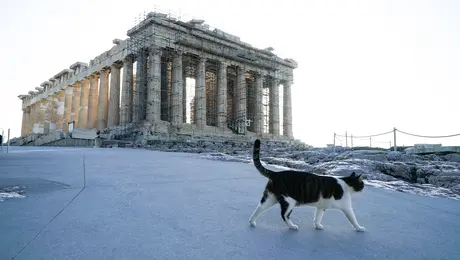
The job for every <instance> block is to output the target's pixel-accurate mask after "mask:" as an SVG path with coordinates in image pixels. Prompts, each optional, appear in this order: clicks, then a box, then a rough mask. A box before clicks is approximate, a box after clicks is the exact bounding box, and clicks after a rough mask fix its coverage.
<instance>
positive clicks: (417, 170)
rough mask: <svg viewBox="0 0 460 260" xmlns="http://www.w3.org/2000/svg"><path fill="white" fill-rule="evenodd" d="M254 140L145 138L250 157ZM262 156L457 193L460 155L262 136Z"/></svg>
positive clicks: (181, 148) (227, 156)
mask: <svg viewBox="0 0 460 260" xmlns="http://www.w3.org/2000/svg"><path fill="white" fill-rule="evenodd" d="M252 146H253V140H249V139H246V140H224V139H219V140H216V139H215V138H214V139H208V140H206V139H202V138H201V139H192V140H188V141H183V140H179V139H178V140H175V141H171V140H155V141H148V142H147V144H146V147H147V148H148V149H154V150H161V151H171V152H192V153H200V154H203V156H204V157H205V158H207V159H212V160H225V161H241V162H251V156H252ZM261 159H262V160H263V161H264V163H266V164H269V165H276V166H283V167H288V168H292V169H299V170H307V171H312V172H315V173H318V174H327V175H348V174H350V173H351V172H352V171H355V172H356V173H363V174H365V176H366V178H367V179H368V180H378V181H385V182H394V183H400V182H401V181H403V182H405V183H408V184H411V185H417V186H418V187H424V186H423V185H427V184H430V185H434V186H436V187H442V188H446V189H448V190H449V191H452V192H455V193H456V194H460V155H459V154H448V155H434V154H430V155H414V154H405V153H404V152H394V151H388V150H376V149H373V150H351V149H349V148H341V147H336V149H335V152H334V150H333V149H332V148H311V147H309V146H307V145H305V144H302V143H300V142H280V141H262V147H261Z"/></svg>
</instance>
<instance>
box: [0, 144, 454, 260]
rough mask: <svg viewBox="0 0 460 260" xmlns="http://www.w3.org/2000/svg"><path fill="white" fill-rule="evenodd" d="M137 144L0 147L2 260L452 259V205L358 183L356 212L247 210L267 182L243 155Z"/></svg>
mask: <svg viewBox="0 0 460 260" xmlns="http://www.w3.org/2000/svg"><path fill="white" fill-rule="evenodd" d="M197 156H198V155H195V154H181V153H162V152H154V151H147V150H140V149H89V148H88V149H71V148H49V147H47V148H19V147H12V149H11V150H10V154H8V155H6V154H0V189H1V188H2V187H6V186H14V185H16V186H23V187H26V188H25V189H26V193H25V195H26V197H25V198H16V199H7V200H5V201H3V202H0V259H2V260H3V259H12V258H13V257H15V258H14V259H47V260H51V259H60V260H62V259H85V260H86V259H88V260H89V259H98V260H101V259H136V260H137V259H175V260H176V259H200V260H206V259H213V260H216V259H239V260H240V259H290V260H292V259H350V260H351V259H385V260H389V259H404V260H409V259H417V260H419V259H420V260H421V259H430V260H435V259H460V250H459V248H460V232H459V230H460V203H459V202H458V201H453V200H449V199H442V198H429V197H421V196H415V195H411V194H404V193H398V192H392V191H387V190H381V189H376V188H372V187H366V191H365V193H363V194H360V195H358V196H357V197H356V199H355V203H354V205H355V211H356V215H357V218H358V221H359V222H360V224H361V225H362V226H364V227H366V229H367V230H366V232H364V233H358V232H355V231H354V230H353V229H352V227H351V225H350V224H349V223H348V222H347V220H346V219H345V217H344V216H343V215H342V213H340V212H337V211H328V212H326V214H325V216H324V220H323V224H324V226H325V230H323V231H317V230H314V229H313V228H312V218H313V209H312V208H306V207H305V208H297V209H295V210H294V212H293V214H292V219H293V221H294V222H295V223H296V224H297V225H299V230H298V231H297V232H295V231H291V230H288V229H287V227H286V225H285V224H284V223H283V222H282V220H281V218H280V215H279V214H280V213H279V209H278V208H274V209H271V210H270V211H268V212H266V213H265V214H264V215H262V216H261V217H260V219H259V221H258V222H257V224H258V225H257V227H256V228H251V227H250V226H249V223H248V218H249V215H250V214H251V213H252V211H253V210H254V208H255V206H256V205H257V202H258V200H259V199H260V197H261V192H262V189H263V187H264V185H265V182H266V180H265V179H264V178H263V177H261V176H260V175H259V174H258V173H257V171H256V170H255V169H254V167H253V166H252V165H251V164H243V163H235V162H218V161H209V160H202V159H198V158H197Z"/></svg>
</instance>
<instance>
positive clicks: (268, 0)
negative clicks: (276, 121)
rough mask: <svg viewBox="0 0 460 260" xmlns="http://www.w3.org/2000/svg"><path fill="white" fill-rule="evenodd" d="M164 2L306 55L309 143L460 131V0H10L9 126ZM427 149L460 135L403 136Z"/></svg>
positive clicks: (300, 93)
mask: <svg viewBox="0 0 460 260" xmlns="http://www.w3.org/2000/svg"><path fill="white" fill-rule="evenodd" d="M280 3H282V4H280ZM154 4H157V5H159V7H160V8H161V9H163V10H165V11H167V10H171V11H172V12H175V13H179V12H181V13H182V14H183V16H187V17H195V18H202V19H205V20H206V22H207V23H208V24H210V25H211V26H213V27H217V28H219V29H222V30H224V31H227V32H229V33H231V34H235V35H238V36H240V37H241V40H243V41H245V42H247V43H250V44H252V45H254V46H256V47H260V48H265V47H267V46H272V47H273V48H275V53H276V54H277V55H279V56H281V57H283V58H293V59H295V60H297V62H298V63H299V68H298V69H296V70H295V72H294V85H293V91H292V93H293V101H292V102H293V110H294V112H293V124H294V128H293V130H294V136H295V137H296V138H299V139H301V140H302V141H304V142H306V143H308V144H312V145H315V146H325V145H326V143H332V139H333V133H334V132H337V133H340V134H344V133H345V131H348V133H349V134H354V135H368V134H376V133H380V132H386V131H389V130H391V129H392V128H393V127H397V128H400V129H401V130H403V131H406V132H411V133H415V134H422V135H447V134H455V133H460V122H459V121H458V119H457V117H456V116H457V113H456V112H457V110H458V102H457V100H458V97H459V93H458V91H457V89H458V87H459V86H460V5H459V3H458V1H454V0H451V1H438V0H432V1H420V0H418V1H415V0H413V1H409V0H388V1H376V0H375V1H364V0H362V1H354V0H350V1H343V0H340V1H339V0H330V1H324V0H321V1H320V0H317V1H309V0H306V1H301V0H285V1H274V0H264V1H259V0H252V1H247V0H246V1H241V0H233V1H211V0H196V1H184V0H182V1H180V0H169V1H143V0H130V1H113V0H112V1H108V0H98V1H89V0H79V1H57V0H42V1H32V0H15V1H5V3H2V8H1V10H2V11H1V13H2V15H1V16H0V33H1V39H2V40H1V41H0V51H1V57H2V62H1V63H0V71H1V77H2V83H3V85H2V92H1V93H2V95H1V97H0V110H1V111H2V112H3V113H2V114H3V116H2V117H1V120H0V128H4V129H7V128H11V131H12V137H14V136H19V135H20V127H21V117H22V111H21V101H20V100H19V99H18V98H17V96H18V95H19V94H26V93H27V92H28V91H29V90H33V89H34V88H35V87H36V86H39V85H40V84H41V83H42V82H44V81H46V80H48V79H49V78H50V77H52V76H54V75H55V74H57V73H58V72H60V71H61V70H63V69H65V68H68V67H69V66H70V65H71V64H73V63H74V62H76V61H82V62H89V60H90V59H92V58H94V57H95V56H97V55H99V54H101V53H102V52H104V51H106V50H108V49H109V48H110V47H111V46H112V40H113V39H114V38H120V39H125V38H126V37H127V36H126V32H127V30H128V29H130V28H131V27H132V26H133V25H134V24H135V17H136V16H138V15H139V13H142V12H144V11H149V10H153V8H154ZM5 131H6V130H5ZM392 139H393V137H392V135H387V136H384V137H380V138H376V139H375V140H374V141H375V142H376V141H385V142H389V141H390V140H392ZM375 142H374V143H375ZM420 142H423V143H442V144H443V145H460V137H456V138H449V139H445V140H443V139H417V138H411V137H408V136H405V135H402V134H398V145H402V144H405V145H409V144H413V143H420ZM368 143H369V141H368V140H362V141H358V140H355V141H354V144H355V145H367V144H368ZM343 144H345V143H344V142H343Z"/></svg>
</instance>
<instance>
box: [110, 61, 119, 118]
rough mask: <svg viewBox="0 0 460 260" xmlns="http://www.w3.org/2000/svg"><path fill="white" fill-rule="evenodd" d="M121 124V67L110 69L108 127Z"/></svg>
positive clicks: (116, 66)
mask: <svg viewBox="0 0 460 260" xmlns="http://www.w3.org/2000/svg"><path fill="white" fill-rule="evenodd" d="M119 124H120V65H119V64H113V65H112V66H111V67H110V98H109V112H108V119H107V127H112V126H117V125H119Z"/></svg>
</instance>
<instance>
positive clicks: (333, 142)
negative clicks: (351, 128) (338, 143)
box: [333, 133, 335, 153]
mask: <svg viewBox="0 0 460 260" xmlns="http://www.w3.org/2000/svg"><path fill="white" fill-rule="evenodd" d="M333 144H334V150H333V151H334V153H335V133H334V142H333Z"/></svg>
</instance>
